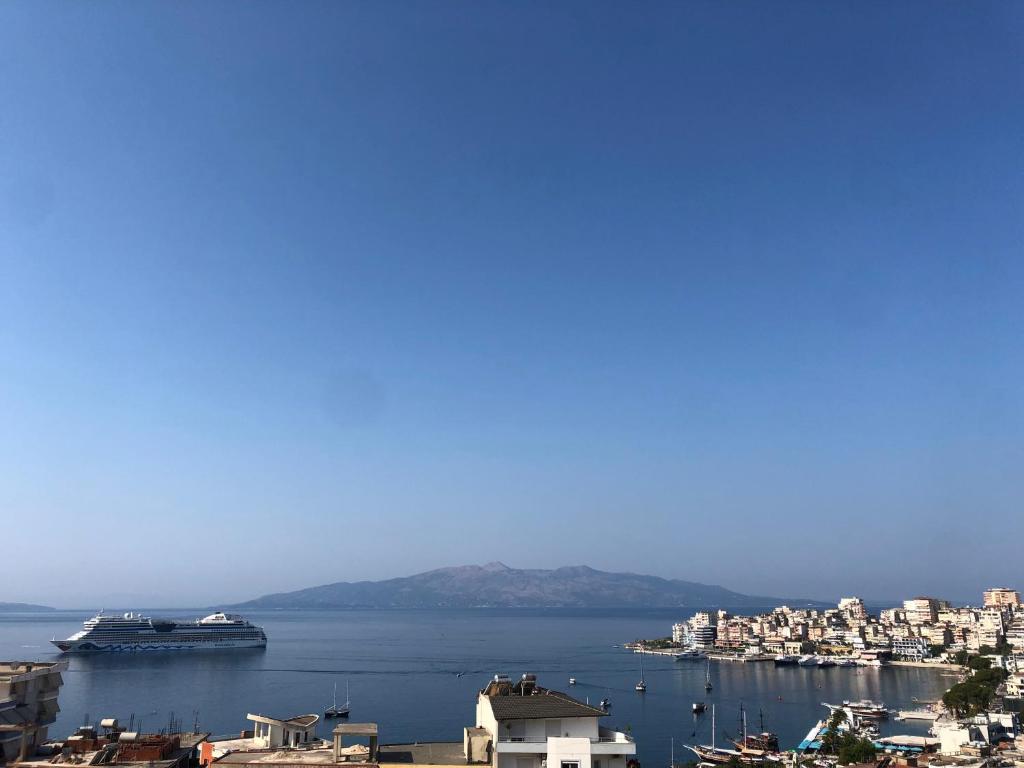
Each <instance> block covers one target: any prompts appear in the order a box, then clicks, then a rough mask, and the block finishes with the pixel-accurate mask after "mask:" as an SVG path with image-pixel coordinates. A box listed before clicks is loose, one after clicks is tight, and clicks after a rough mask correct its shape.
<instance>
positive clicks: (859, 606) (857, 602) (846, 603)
mask: <svg viewBox="0 0 1024 768" xmlns="http://www.w3.org/2000/svg"><path fill="white" fill-rule="evenodd" d="M839 610H840V612H842V614H843V616H845V617H846V618H847V619H848V620H853V621H860V620H862V619H866V618H867V617H868V609H867V608H865V607H864V601H863V600H861V599H860V598H859V597H844V598H841V599H840V600H839Z"/></svg>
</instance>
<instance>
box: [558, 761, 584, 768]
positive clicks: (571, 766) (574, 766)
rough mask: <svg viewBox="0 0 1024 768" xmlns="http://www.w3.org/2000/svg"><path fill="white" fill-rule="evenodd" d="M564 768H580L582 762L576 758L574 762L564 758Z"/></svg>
mask: <svg viewBox="0 0 1024 768" xmlns="http://www.w3.org/2000/svg"><path fill="white" fill-rule="evenodd" d="M562 768H580V764H579V762H578V761H576V760H573V761H572V762H569V761H567V760H563V761H562Z"/></svg>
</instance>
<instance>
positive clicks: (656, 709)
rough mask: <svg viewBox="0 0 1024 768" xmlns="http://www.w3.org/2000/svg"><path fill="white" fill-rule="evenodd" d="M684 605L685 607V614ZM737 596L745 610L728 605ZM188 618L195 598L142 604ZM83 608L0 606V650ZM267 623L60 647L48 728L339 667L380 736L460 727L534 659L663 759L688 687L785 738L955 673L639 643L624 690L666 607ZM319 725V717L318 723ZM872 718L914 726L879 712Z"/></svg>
mask: <svg viewBox="0 0 1024 768" xmlns="http://www.w3.org/2000/svg"><path fill="white" fill-rule="evenodd" d="M692 612H693V609H690V610H687V611H686V612H685V613H686V614H687V615H688V614H691V613H692ZM738 612H741V613H742V611H738ZM147 613H149V614H150V615H154V614H155V615H168V616H175V617H187V618H192V617H195V616H199V615H202V614H203V613H204V612H203V611H202V610H196V611H174V612H163V611H160V612H152V613H150V612H147ZM88 616H89V614H88V613H87V612H63V611H62V612H58V613H52V614H0V658H2V659H24V660H48V659H55V658H57V657H58V654H56V653H55V651H56V649H54V648H52V646H50V645H49V643H48V641H49V640H50V639H51V638H52V637H67V636H68V635H70V634H72V633H73V632H76V631H77V630H79V629H80V628H81V623H82V621H83V620H84V619H86V618H88ZM247 618H249V619H250V620H252V621H254V622H255V623H257V624H261V625H262V626H264V627H265V629H266V631H267V636H268V639H269V644H268V647H267V649H266V650H258V651H228V652H225V651H185V652H166V653H150V654H96V655H82V656H71V657H70V662H71V666H70V669H69V670H68V672H67V674H66V675H65V685H64V688H63V689H62V691H61V695H60V706H61V714H60V718H59V720H58V721H57V724H56V726H55V727H54V728H52V729H51V733H53V734H57V735H66V734H67V733H70V732H71V731H72V730H73V729H74V728H75V727H76V726H78V725H79V724H81V723H82V722H83V721H84V720H85V719H86V717H88V718H89V719H90V720H97V719H99V718H102V717H118V718H121V719H122V720H123V721H127V719H128V718H129V716H131V715H132V714H134V715H135V718H136V723H138V721H139V720H141V721H142V725H143V728H144V729H145V730H159V729H160V728H163V727H165V726H166V725H167V723H168V720H169V718H170V717H171V714H172V713H173V714H174V716H175V717H176V718H178V719H180V720H181V721H182V724H183V725H184V727H186V728H189V727H191V725H192V723H193V722H194V721H195V720H196V719H198V722H199V725H200V728H201V729H202V730H208V731H212V732H213V733H216V734H225V733H233V732H238V731H241V730H242V729H243V728H246V727H247V721H246V719H245V715H246V713H247V712H260V713H263V714H269V715H273V716H280V717H289V716H292V715H297V714H303V713H307V712H322V710H323V708H324V707H325V706H327V705H329V704H330V701H331V691H332V687H333V685H334V683H335V682H337V683H338V688H339V692H340V693H339V697H340V698H343V695H344V694H343V692H344V689H345V684H346V683H348V685H349V688H350V691H351V698H352V718H351V719H352V721H353V722H362V721H373V722H377V723H379V724H380V730H381V740H382V742H384V743H388V742H404V741H414V740H420V741H425V740H433V741H461V740H462V729H463V727H464V726H467V725H473V717H474V705H475V696H476V692H477V690H478V689H479V688H481V687H482V686H483V685H484V684H485V682H486V681H487V679H488V678H490V677H491V676H492V675H494V674H495V673H498V672H501V673H505V674H508V675H510V676H513V677H518V676H519V675H520V674H522V673H524V672H533V673H536V674H537V676H538V680H539V682H540V684H541V685H545V686H548V687H551V688H557V689H561V690H569V688H568V679H569V677H570V676H574V677H575V678H576V679H577V681H578V682H577V685H576V686H575V688H574V689H571V692H572V693H573V694H574V695H576V696H577V697H578V698H580V699H589V700H590V702H592V703H596V702H598V701H599V700H600V699H602V698H605V697H608V698H610V699H611V700H612V703H613V706H612V710H611V715H610V716H609V717H608V718H606V724H608V725H611V726H616V727H618V728H620V729H625V728H626V727H627V726H628V727H629V728H630V729H631V730H632V733H633V735H634V736H635V737H636V739H637V745H638V751H639V753H640V755H639V756H640V759H641V762H642V763H643V764H645V765H646V766H648V768H649V767H650V766H665V765H667V764H668V761H669V750H670V739H671V738H673V737H674V738H675V744H676V759H677V760H685V759H690V758H691V757H692V755H690V754H689V753H686V752H682V751H681V750H680V745H681V744H683V743H687V742H691V743H692V742H693V741H694V740H700V741H701V742H704V741H707V740H708V739H709V738H710V717H709V716H703V717H700V718H694V716H693V715H692V714H691V711H690V710H691V704H692V703H693V702H694V701H696V700H702V701H707V702H708V704H709V705H710V704H711V703H712V702H713V703H715V704H716V705H717V713H718V725H719V728H718V733H719V738H720V739H721V738H722V737H723V736H724V735H726V734H735V733H737V727H738V726H737V719H738V713H739V708H740V704H741V703H742V704H743V706H744V707H745V708H746V710H747V712H748V722H749V724H750V728H751V730H753V729H754V728H756V727H757V722H758V713H759V712H760V713H762V714H763V717H764V724H765V727H766V728H768V729H771V730H773V731H776V732H777V733H778V734H779V735H780V737H781V741H782V744H783V746H784V747H792V746H795V745H796V744H797V743H798V742H799V741H800V739H801V738H803V736H804V734H805V733H806V732H807V730H808V729H809V728H810V727H811V726H812V725H813V724H814V722H815V721H816V720H818V719H819V718H821V717H822V716H824V714H825V713H826V710H825V709H824V707H822V706H821V702H823V701H831V702H835V701H841V700H843V699H860V698H871V699H875V700H881V701H884V702H885V703H886V704H887V705H888V706H889V707H890V708H912V707H914V706H915V705H914V701H913V700H914V698H915V697H917V698H919V699H924V700H934V699H936V698H938V697H939V696H940V695H941V693H942V691H943V690H945V689H946V688H947V687H948V686H949V685H950V684H951V683H952V682H953V680H952V679H951V678H947V677H944V676H943V675H942V674H941V673H939V672H937V671H934V670H929V669H911V668H899V669H895V668H887V669H881V670H873V669H861V668H850V669H847V668H828V669H814V668H811V669H807V668H802V667H775V666H774V665H772V664H739V663H718V664H715V663H712V665H711V676H712V682H713V684H714V691H713V692H712V693H711V694H705V692H704V687H703V683H704V672H705V666H704V663H703V662H700V661H686V662H676V661H672V660H667V659H659V658H657V657H654V656H644V673H645V677H646V680H647V684H648V690H647V693H646V694H643V695H641V694H638V693H636V692H635V691H634V690H633V686H634V684H635V683H636V681H637V679H638V678H639V675H640V670H639V665H640V657H639V656H638V655H636V654H632V653H629V652H627V651H624V650H623V649H621V648H615V647H613V646H615V645H621V644H622V643H624V642H628V641H630V640H633V639H636V638H640V637H663V636H665V635H668V634H669V632H670V627H671V624H672V622H674V621H677V620H679V619H680V618H683V615H682V612H676V611H661V610H659V611H632V612H631V611H564V610H559V611H554V610H551V611H543V610H542V611H528V610H518V611H517V610H465V611H457V610H453V611H337V612H296V613H278V612H273V613H252V614H249V615H248V616H247ZM328 732H329V727H324V726H322V727H321V735H322V736H326V735H327V734H328ZM883 732H885V733H924V732H925V728H924V727H922V726H921V725H915V724H911V723H897V722H891V723H889V724H887V725H886V726H885V727H884V728H883Z"/></svg>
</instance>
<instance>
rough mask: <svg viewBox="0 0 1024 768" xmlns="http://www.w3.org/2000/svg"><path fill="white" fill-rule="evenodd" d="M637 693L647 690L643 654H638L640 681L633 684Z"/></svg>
mask: <svg viewBox="0 0 1024 768" xmlns="http://www.w3.org/2000/svg"><path fill="white" fill-rule="evenodd" d="M635 688H636V690H637V692H638V693H643V692H644V691H646V690H647V683H646V682H645V681H644V655H643V654H642V653H641V654H640V682H639V683H637V684H636V686H635Z"/></svg>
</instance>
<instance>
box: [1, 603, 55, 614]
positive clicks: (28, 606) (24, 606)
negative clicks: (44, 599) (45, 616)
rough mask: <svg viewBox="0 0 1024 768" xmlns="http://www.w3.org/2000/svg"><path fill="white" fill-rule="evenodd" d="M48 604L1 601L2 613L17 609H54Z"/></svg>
mask: <svg viewBox="0 0 1024 768" xmlns="http://www.w3.org/2000/svg"><path fill="white" fill-rule="evenodd" d="M53 610H56V609H55V608H51V607H50V606H48V605H33V604H32V603H0V613H15V612H17V611H53Z"/></svg>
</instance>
